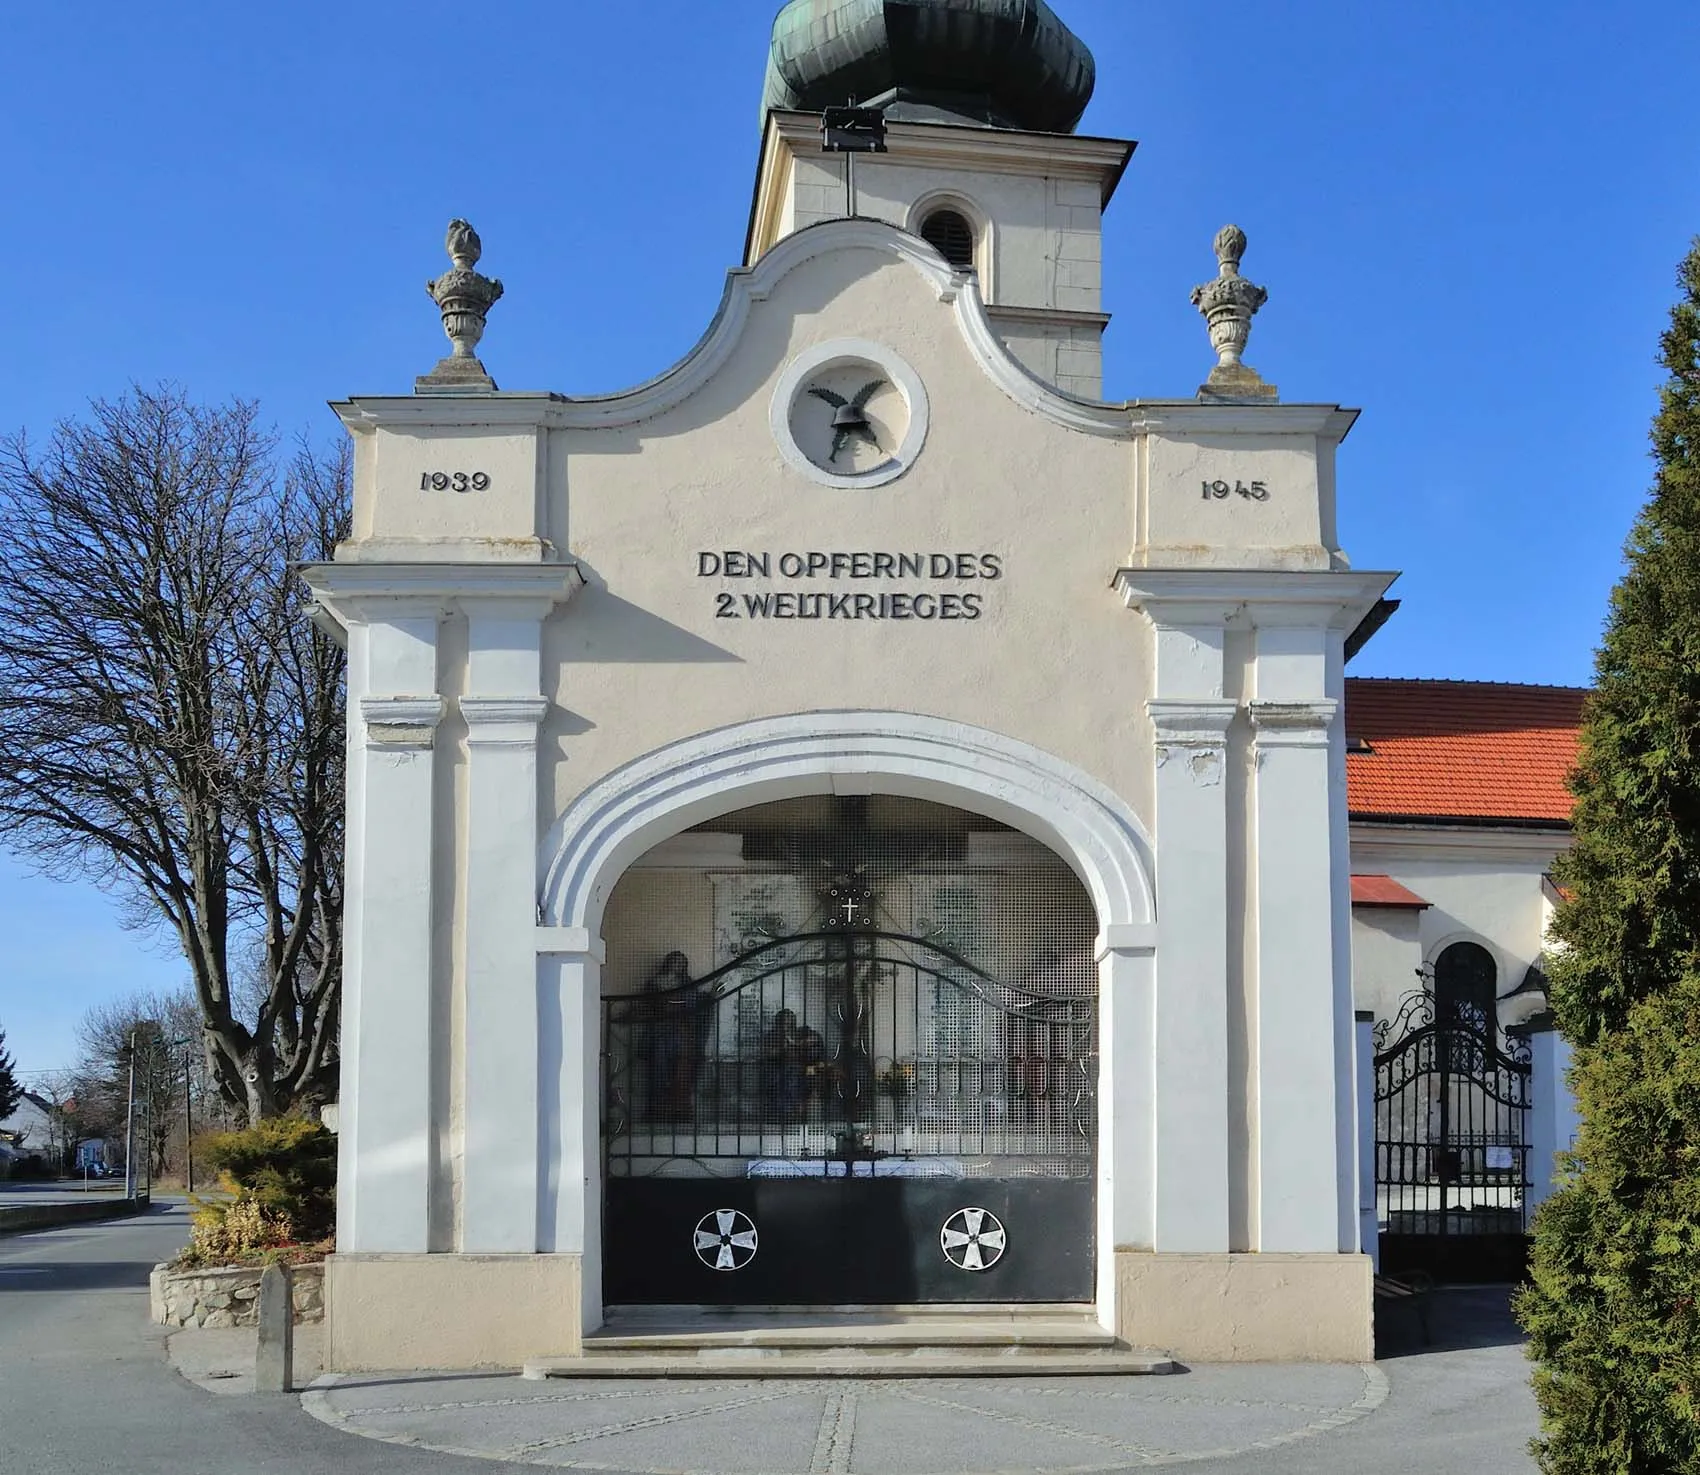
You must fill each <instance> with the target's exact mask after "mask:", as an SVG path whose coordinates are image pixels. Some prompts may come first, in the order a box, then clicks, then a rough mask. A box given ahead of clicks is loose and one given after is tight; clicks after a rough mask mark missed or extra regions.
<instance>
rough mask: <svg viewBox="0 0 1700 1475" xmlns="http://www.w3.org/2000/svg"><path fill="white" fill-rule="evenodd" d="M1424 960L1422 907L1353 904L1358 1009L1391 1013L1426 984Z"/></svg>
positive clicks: (1385, 1016)
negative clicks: (1402, 1000) (1423, 982)
mask: <svg viewBox="0 0 1700 1475" xmlns="http://www.w3.org/2000/svg"><path fill="white" fill-rule="evenodd" d="M1422 964H1423V943H1422V912H1421V910H1420V909H1419V908H1415V907H1379V906H1354V907H1353V908H1352V994H1353V999H1354V1002H1355V1004H1356V1006H1357V1007H1358V1008H1359V1009H1362V1010H1365V1011H1367V1012H1369V1013H1371V1014H1373V1015H1374V1016H1375V1017H1376V1018H1377V1019H1391V1018H1393V1016H1394V1015H1395V1014H1397V1013H1398V1012H1399V1001H1400V1000H1401V999H1403V998H1404V997H1405V996H1406V995H1407V994H1409V993H1411V992H1412V991H1413V990H1415V989H1419V988H1421V987H1422V986H1423V984H1422V976H1421V971H1420V970H1421V968H1422Z"/></svg>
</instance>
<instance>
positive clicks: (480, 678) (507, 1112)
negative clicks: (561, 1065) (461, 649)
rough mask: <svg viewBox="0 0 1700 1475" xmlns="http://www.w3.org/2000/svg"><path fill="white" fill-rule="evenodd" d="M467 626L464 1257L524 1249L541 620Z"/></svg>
mask: <svg viewBox="0 0 1700 1475" xmlns="http://www.w3.org/2000/svg"><path fill="white" fill-rule="evenodd" d="M462 607H463V608H464V609H465V611H466V615H467V640H468V661H467V691H466V694H465V695H463V696H462V697H461V699H460V711H461V716H462V717H463V718H464V719H465V721H466V744H467V784H466V787H467V796H466V814H467V820H466V831H467V833H466V868H465V874H466V920H465V923H464V928H463V934H462V935H463V943H462V945H463V947H464V950H465V951H464V955H463V975H464V978H465V988H466V994H465V1017H464V1025H463V1039H464V1046H463V1048H464V1052H465V1054H464V1060H463V1069H464V1072H465V1076H464V1080H465V1125H464V1132H465V1151H464V1157H463V1163H464V1168H463V1172H464V1183H465V1192H464V1196H463V1200H462V1208H461V1244H460V1249H461V1251H462V1253H465V1254H523V1253H527V1252H530V1251H533V1250H535V1249H536V1248H537V1212H538V1208H537V1205H538V1198H537V1196H538V1140H537V1133H536V1132H535V1131H527V1130H526V1127H527V1124H530V1123H536V1122H538V1120H539V1117H538V1043H537V1002H538V1001H537V994H536V987H535V976H536V955H535V951H534V948H533V945H532V931H533V929H534V927H535V926H536V920H537V914H536V905H537V903H536V896H537V813H538V796H537V735H538V730H539V728H540V726H541V724H542V722H543V718H544V715H545V714H546V713H547V711H548V709H549V702H548V700H547V698H545V697H544V696H543V695H542V694H541V692H540V690H539V682H540V670H541V666H540V650H541V642H542V631H543V620H544V618H545V616H546V615H547V614H548V612H549V610H550V608H551V603H550V601H549V600H547V599H539V598H536V597H535V596H531V597H518V598H513V599H496V598H485V599H474V600H466V601H463V602H462Z"/></svg>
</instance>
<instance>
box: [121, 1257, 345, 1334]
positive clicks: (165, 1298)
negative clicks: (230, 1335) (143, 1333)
mask: <svg viewBox="0 0 1700 1475" xmlns="http://www.w3.org/2000/svg"><path fill="white" fill-rule="evenodd" d="M290 1278H291V1281H292V1284H293V1289H294V1300H295V1320H296V1322H297V1323H305V1322H314V1321H323V1320H324V1319H325V1267H324V1265H323V1264H322V1263H321V1264H316V1265H297V1266H294V1267H293V1268H292V1269H291V1271H290ZM259 1295H260V1267H259V1266H257V1265H239V1266H234V1267H229V1268H208V1269H204V1270H172V1269H171V1268H169V1267H168V1266H165V1265H156V1266H154V1268H153V1274H152V1275H150V1276H149V1277H148V1298H149V1302H150V1308H151V1311H152V1315H153V1319H154V1320H155V1321H156V1322H158V1323H159V1325H161V1326H205V1327H226V1326H254V1325H256V1324H257V1323H258V1321H259V1310H258V1304H259Z"/></svg>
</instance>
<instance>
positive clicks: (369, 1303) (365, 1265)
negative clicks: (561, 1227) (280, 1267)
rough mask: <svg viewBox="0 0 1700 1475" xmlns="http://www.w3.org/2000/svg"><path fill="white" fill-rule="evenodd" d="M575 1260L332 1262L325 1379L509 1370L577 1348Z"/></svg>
mask: <svg viewBox="0 0 1700 1475" xmlns="http://www.w3.org/2000/svg"><path fill="white" fill-rule="evenodd" d="M579 1286H580V1264H579V1257H578V1256H577V1255H332V1256H331V1257H330V1258H329V1259H328V1260H327V1261H326V1262H325V1333H326V1342H325V1362H326V1366H327V1367H328V1368H329V1369H331V1370H332V1371H335V1372H380V1371H385V1370H389V1369H395V1368H433V1369H440V1370H443V1371H454V1370H462V1369H470V1368H487V1367H488V1368H518V1367H519V1366H520V1365H521V1364H522V1363H525V1362H527V1361H530V1360H531V1359H534V1358H540V1357H576V1356H578V1355H579V1352H580V1350H581V1349H582V1346H583V1334H582V1330H581V1325H582V1324H581V1313H580V1309H579V1308H580V1304H581V1303H580V1297H579Z"/></svg>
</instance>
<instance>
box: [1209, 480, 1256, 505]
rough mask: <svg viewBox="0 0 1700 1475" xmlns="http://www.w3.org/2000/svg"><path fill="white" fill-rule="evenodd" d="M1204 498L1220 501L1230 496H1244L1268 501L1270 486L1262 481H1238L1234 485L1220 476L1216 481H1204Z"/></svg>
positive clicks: (1251, 499) (1254, 500)
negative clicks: (1230, 484)
mask: <svg viewBox="0 0 1700 1475" xmlns="http://www.w3.org/2000/svg"><path fill="white" fill-rule="evenodd" d="M1202 485H1203V487H1204V500H1205V501H1206V502H1209V501H1212V500H1214V501H1217V502H1220V501H1222V500H1224V499H1225V498H1227V497H1228V496H1230V495H1231V496H1236V497H1244V498H1246V500H1247V501H1251V502H1266V501H1268V499H1269V488H1268V486H1267V485H1266V484H1265V483H1263V482H1261V481H1253V482H1244V481H1236V482H1235V483H1234V484H1233V485H1232V486H1229V485H1228V484H1227V482H1225V481H1222V480H1221V479H1220V478H1218V479H1217V480H1216V481H1207V482H1204V483H1202Z"/></svg>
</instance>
